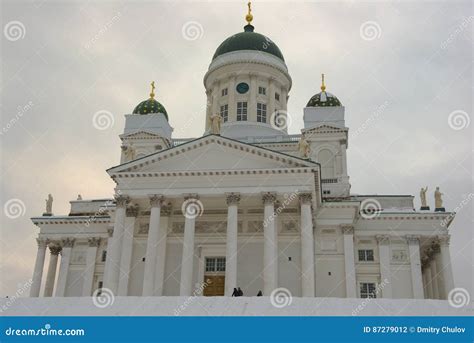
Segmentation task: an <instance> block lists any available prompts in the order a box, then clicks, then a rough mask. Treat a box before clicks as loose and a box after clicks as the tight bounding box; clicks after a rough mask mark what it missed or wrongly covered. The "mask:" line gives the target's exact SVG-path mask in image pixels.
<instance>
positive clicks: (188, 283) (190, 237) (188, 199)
mask: <svg viewBox="0 0 474 343" xmlns="http://www.w3.org/2000/svg"><path fill="white" fill-rule="evenodd" d="M197 208H201V206H200V203H199V197H198V196H197V195H188V196H185V197H184V204H183V212H184V216H185V218H186V219H185V222H184V240H183V257H182V259H181V280H180V290H179V294H180V295H181V296H190V295H191V293H192V290H193V265H194V263H193V262H194V231H195V221H196V216H198V215H199V212H198V211H196V209H197Z"/></svg>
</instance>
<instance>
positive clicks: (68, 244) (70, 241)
mask: <svg viewBox="0 0 474 343" xmlns="http://www.w3.org/2000/svg"><path fill="white" fill-rule="evenodd" d="M74 242H75V239H74V238H64V239H62V240H61V246H62V247H63V248H72V247H73V246H74Z"/></svg>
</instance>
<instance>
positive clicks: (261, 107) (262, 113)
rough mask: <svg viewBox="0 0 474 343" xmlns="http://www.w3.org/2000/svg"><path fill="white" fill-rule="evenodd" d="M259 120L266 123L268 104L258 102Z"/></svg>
mask: <svg viewBox="0 0 474 343" xmlns="http://www.w3.org/2000/svg"><path fill="white" fill-rule="evenodd" d="M257 122H259V123H266V122H267V105H266V104H262V103H258V104H257Z"/></svg>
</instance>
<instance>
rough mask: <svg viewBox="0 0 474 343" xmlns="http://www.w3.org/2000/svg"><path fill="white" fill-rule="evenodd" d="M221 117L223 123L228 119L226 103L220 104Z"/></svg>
mask: <svg viewBox="0 0 474 343" xmlns="http://www.w3.org/2000/svg"><path fill="white" fill-rule="evenodd" d="M221 117H222V120H223V121H224V123H225V122H226V121H228V120H229V106H228V105H227V104H226V105H222V106H221Z"/></svg>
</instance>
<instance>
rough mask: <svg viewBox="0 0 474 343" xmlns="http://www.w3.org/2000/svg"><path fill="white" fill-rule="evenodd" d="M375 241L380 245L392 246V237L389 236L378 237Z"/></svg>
mask: <svg viewBox="0 0 474 343" xmlns="http://www.w3.org/2000/svg"><path fill="white" fill-rule="evenodd" d="M375 239H376V240H377V243H378V244H379V245H389V244H390V236H389V235H376V236H375Z"/></svg>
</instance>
